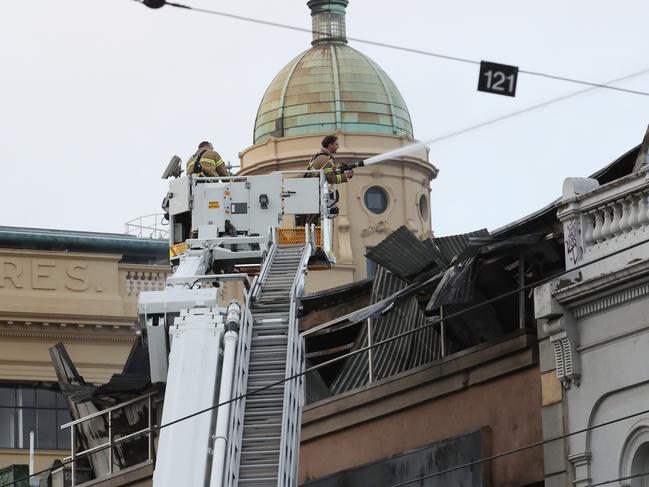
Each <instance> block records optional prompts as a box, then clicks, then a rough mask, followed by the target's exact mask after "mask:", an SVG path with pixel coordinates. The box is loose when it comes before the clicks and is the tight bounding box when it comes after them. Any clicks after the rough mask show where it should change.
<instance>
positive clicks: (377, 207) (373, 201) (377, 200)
mask: <svg viewBox="0 0 649 487" xmlns="http://www.w3.org/2000/svg"><path fill="white" fill-rule="evenodd" d="M364 201H365V206H366V207H367V209H368V210H370V211H371V212H372V213H376V214H377V215H380V214H381V213H383V212H384V211H385V210H386V209H387V207H388V194H387V193H386V192H385V190H384V189H383V188H381V187H380V186H372V187H371V188H369V189H368V190H367V191H365V198H364Z"/></svg>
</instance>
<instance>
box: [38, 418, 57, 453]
mask: <svg viewBox="0 0 649 487" xmlns="http://www.w3.org/2000/svg"><path fill="white" fill-rule="evenodd" d="M37 413H38V416H37V419H38V433H37V434H38V442H37V445H38V448H39V449H41V450H56V411H55V410H52V409H39V410H38V411H37Z"/></svg>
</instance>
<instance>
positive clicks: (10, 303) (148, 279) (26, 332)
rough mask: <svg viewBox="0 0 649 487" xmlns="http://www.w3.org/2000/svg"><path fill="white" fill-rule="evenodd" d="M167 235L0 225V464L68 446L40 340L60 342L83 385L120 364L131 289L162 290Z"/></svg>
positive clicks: (130, 316) (41, 458)
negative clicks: (139, 235)
mask: <svg viewBox="0 0 649 487" xmlns="http://www.w3.org/2000/svg"><path fill="white" fill-rule="evenodd" d="M167 256H168V243H167V241H162V240H150V239H138V238H135V237H127V236H124V235H115V234H100V233H89V232H66V231H58V230H40V229H30V228H10V227H0V469H1V468H2V467H5V466H7V465H12V464H25V465H26V464H28V463H29V433H30V431H34V433H35V447H36V459H35V467H36V470H42V469H44V468H46V467H47V466H49V465H50V464H51V463H52V461H53V460H54V459H57V458H58V459H62V458H64V457H67V456H69V454H70V438H69V433H66V432H62V431H60V429H59V426H60V425H61V424H64V423H67V422H69V421H70V416H69V412H68V404H67V401H66V400H65V398H64V397H63V395H62V394H61V393H60V392H59V390H58V388H57V384H58V383H57V377H56V373H55V371H54V368H53V366H52V362H51V359H50V353H49V350H48V349H49V348H50V347H52V346H53V345H55V344H56V343H59V342H61V343H63V344H64V345H65V346H66V348H67V350H68V352H69V354H70V356H71V357H72V359H73V360H74V362H75V363H76V365H77V367H78V369H79V372H80V373H81V375H82V376H83V377H84V378H85V380H86V381H87V382H88V383H92V384H103V383H106V382H107V381H108V380H109V379H110V377H111V375H112V374H114V373H117V372H120V371H121V370H122V368H123V366H124V363H125V362H126V359H127V357H128V356H129V352H130V351H131V347H132V345H133V343H134V341H135V338H136V336H135V330H134V324H135V320H136V318H137V295H138V293H139V291H140V290H156V289H162V288H164V283H165V277H166V275H167V273H168V272H169V267H168V264H167V263H166V262H167Z"/></svg>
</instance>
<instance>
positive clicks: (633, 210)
mask: <svg viewBox="0 0 649 487" xmlns="http://www.w3.org/2000/svg"><path fill="white" fill-rule="evenodd" d="M640 199H641V198H640V195H638V194H632V195H631V196H629V198H628V201H629V210H630V212H629V219H628V222H629V225H630V226H631V228H633V229H635V228H638V227H639V226H640V214H639V213H638V203H639V202H640Z"/></svg>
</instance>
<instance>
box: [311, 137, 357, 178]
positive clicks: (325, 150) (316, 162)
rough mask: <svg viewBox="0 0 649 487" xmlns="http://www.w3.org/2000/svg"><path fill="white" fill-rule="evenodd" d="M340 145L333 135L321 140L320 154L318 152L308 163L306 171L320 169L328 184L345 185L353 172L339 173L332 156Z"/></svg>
mask: <svg viewBox="0 0 649 487" xmlns="http://www.w3.org/2000/svg"><path fill="white" fill-rule="evenodd" d="M339 147H340V144H339V143H338V137H336V136H335V135H327V136H326V137H325V138H324V139H322V147H321V148H320V152H318V153H317V154H316V155H315V156H313V158H312V159H311V162H310V163H309V167H308V169H315V170H319V169H322V172H324V175H325V178H327V182H328V183H329V184H341V183H346V182H347V180H349V179H351V178H352V177H353V176H354V171H352V170H349V171H344V172H343V171H340V169H339V168H338V165H337V164H336V160H335V159H334V154H336V152H338V148H339Z"/></svg>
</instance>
